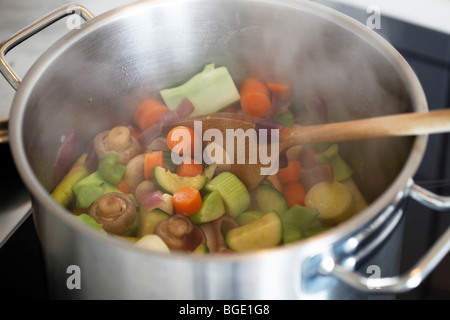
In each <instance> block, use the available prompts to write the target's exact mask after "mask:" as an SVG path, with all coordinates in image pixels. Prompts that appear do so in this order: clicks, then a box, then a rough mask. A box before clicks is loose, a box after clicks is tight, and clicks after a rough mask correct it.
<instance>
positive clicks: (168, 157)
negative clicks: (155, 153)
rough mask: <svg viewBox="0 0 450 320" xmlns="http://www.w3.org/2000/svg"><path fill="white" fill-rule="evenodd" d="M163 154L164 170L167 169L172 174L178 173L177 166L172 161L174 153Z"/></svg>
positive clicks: (164, 152) (166, 152)
mask: <svg viewBox="0 0 450 320" xmlns="http://www.w3.org/2000/svg"><path fill="white" fill-rule="evenodd" d="M162 153H163V161H164V168H166V169H167V170H169V171H170V172H175V171H177V165H176V164H175V163H173V161H172V152H170V151H163V152H162Z"/></svg>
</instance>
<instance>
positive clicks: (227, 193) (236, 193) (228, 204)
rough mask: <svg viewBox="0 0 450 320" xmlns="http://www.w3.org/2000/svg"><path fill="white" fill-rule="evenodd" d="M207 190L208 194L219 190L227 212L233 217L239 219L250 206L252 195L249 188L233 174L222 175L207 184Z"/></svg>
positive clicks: (224, 173) (223, 173) (225, 173)
mask: <svg viewBox="0 0 450 320" xmlns="http://www.w3.org/2000/svg"><path fill="white" fill-rule="evenodd" d="M205 190H206V191H208V192H212V191H215V190H218V191H219V193H220V196H221V197H222V200H223V203H224V205H225V210H226V212H227V213H228V214H229V215H231V216H232V217H237V216H238V215H239V214H240V213H242V212H244V211H245V210H246V209H247V208H248V206H249V205H250V194H249V193H248V190H247V188H246V187H245V185H244V184H243V183H242V181H241V180H239V178H238V177H236V175H234V174H233V173H231V172H222V173H220V174H219V175H218V176H216V177H215V178H214V179H212V180H211V181H209V182H208V183H207V184H206V186H205Z"/></svg>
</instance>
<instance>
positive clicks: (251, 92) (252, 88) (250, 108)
mask: <svg viewBox="0 0 450 320" xmlns="http://www.w3.org/2000/svg"><path fill="white" fill-rule="evenodd" d="M240 95H241V108H242V110H243V111H244V112H245V113H246V114H248V115H251V116H255V117H264V116H265V115H266V114H267V113H268V112H269V111H270V109H271V107H272V103H271V101H270V92H269V89H268V88H267V86H266V85H265V84H264V82H262V81H261V80H259V79H257V78H247V79H245V80H244V82H242V84H241V87H240Z"/></svg>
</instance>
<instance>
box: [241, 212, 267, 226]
mask: <svg viewBox="0 0 450 320" xmlns="http://www.w3.org/2000/svg"><path fill="white" fill-rule="evenodd" d="M264 214H265V213H264V212H262V211H259V210H251V211H245V212H242V213H241V214H240V215H238V216H237V217H236V220H237V221H238V222H239V224H240V225H241V226H243V225H244V224H247V223H249V222H252V221H255V220H257V219H259V218H261V217H262V216H263V215H264Z"/></svg>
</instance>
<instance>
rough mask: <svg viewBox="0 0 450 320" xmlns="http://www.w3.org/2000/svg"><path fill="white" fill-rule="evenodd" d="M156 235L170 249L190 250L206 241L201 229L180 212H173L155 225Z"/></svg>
mask: <svg viewBox="0 0 450 320" xmlns="http://www.w3.org/2000/svg"><path fill="white" fill-rule="evenodd" d="M155 234H156V235H158V236H159V237H160V238H161V239H162V240H163V241H164V242H165V243H166V245H167V246H168V247H169V249H171V250H181V251H192V250H194V249H195V248H197V247H198V246H199V245H200V244H201V243H204V242H206V237H205V235H204V233H203V231H202V230H201V229H200V228H199V227H197V226H195V225H194V224H192V222H191V221H190V220H189V219H188V218H187V217H185V216H183V215H181V214H174V215H173V216H171V217H170V218H169V219H167V220H164V221H161V222H160V223H159V224H158V226H157V227H156V231H155Z"/></svg>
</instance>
